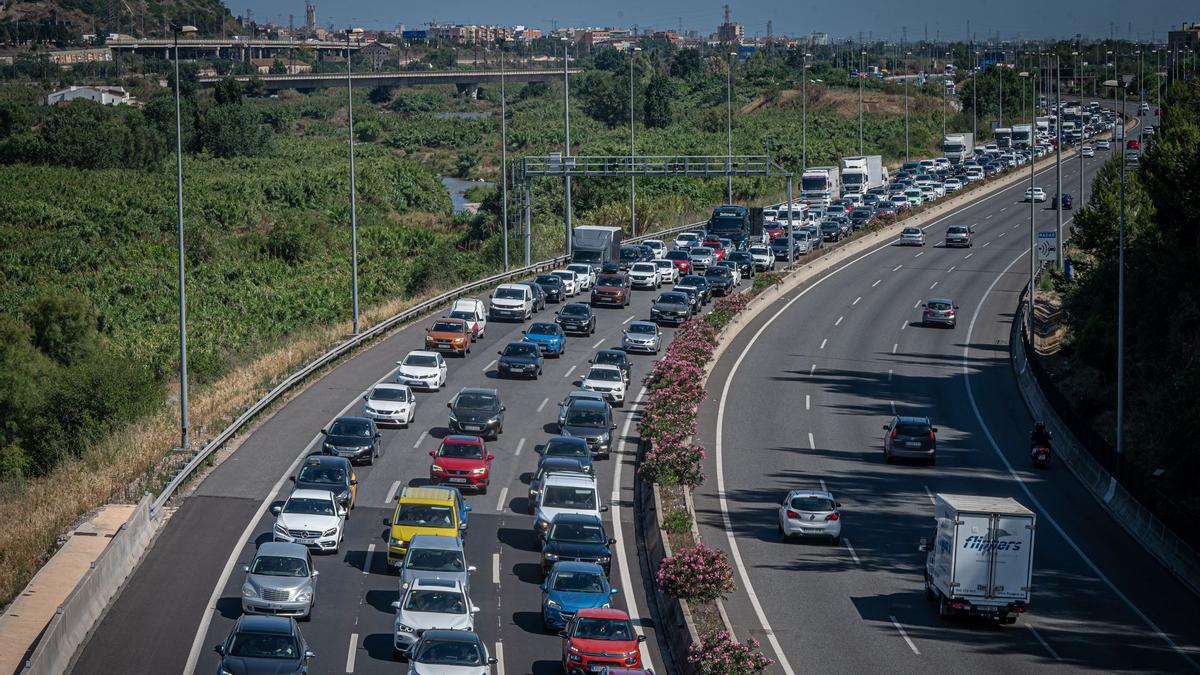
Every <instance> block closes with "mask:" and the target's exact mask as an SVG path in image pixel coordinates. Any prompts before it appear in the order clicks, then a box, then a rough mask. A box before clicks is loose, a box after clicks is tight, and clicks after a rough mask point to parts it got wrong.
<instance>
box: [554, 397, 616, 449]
mask: <svg viewBox="0 0 1200 675" xmlns="http://www.w3.org/2000/svg"><path fill="white" fill-rule="evenodd" d="M616 428H617V425H616V423H614V422H613V419H612V408H610V407H609V406H608V403H605V402H604V401H597V400H595V399H580V400H578V401H573V402H572V403H571V407H570V408H567V414H566V416H565V417H564V418H563V424H562V428H561V429H560V430H559V433H560V434H561V435H563V436H574V437H576V438H582V439H583V440H585V441H587V446H588V450H591V451H592V455H593V456H596V457H600V456H603V457H608V456H609V453H610V452H611V451H612V432H613V429H616Z"/></svg>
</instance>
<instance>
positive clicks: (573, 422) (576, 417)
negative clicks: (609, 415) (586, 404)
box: [566, 410, 604, 428]
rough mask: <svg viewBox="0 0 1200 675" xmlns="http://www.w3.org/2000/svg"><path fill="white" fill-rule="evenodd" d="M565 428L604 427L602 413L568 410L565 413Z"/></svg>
mask: <svg viewBox="0 0 1200 675" xmlns="http://www.w3.org/2000/svg"><path fill="white" fill-rule="evenodd" d="M566 424H567V426H572V427H596V428H602V427H603V426H604V413H602V412H600V411H599V410H570V411H568V412H567V419H566Z"/></svg>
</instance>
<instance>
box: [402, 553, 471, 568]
mask: <svg viewBox="0 0 1200 675" xmlns="http://www.w3.org/2000/svg"><path fill="white" fill-rule="evenodd" d="M405 567H407V568H408V569H410V570H420V571H422V572H464V571H466V569H467V566H466V563H464V562H463V556H462V553H460V552H458V551H451V550H447V549H442V548H410V549H408V562H406V563H405Z"/></svg>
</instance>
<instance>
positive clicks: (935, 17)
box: [227, 0, 1200, 40]
mask: <svg viewBox="0 0 1200 675" xmlns="http://www.w3.org/2000/svg"><path fill="white" fill-rule="evenodd" d="M315 2H316V5H317V22H318V24H320V25H322V26H328V24H329V23H330V22H333V23H334V24H336V25H337V26H347V25H350V24H352V23H353V24H354V25H361V26H364V27H368V28H387V27H393V28H394V27H395V25H396V24H399V23H403V24H404V25H405V26H406V27H408V28H418V27H420V26H421V25H422V24H424V23H426V22H428V21H439V22H449V23H485V24H502V25H530V26H536V27H538V28H543V29H550V28H551V27H552V26H553V22H554V20H557V22H558V25H560V26H563V25H574V26H620V27H632V26H633V25H635V24H636V25H638V26H641V27H653V28H657V29H677V28H678V27H679V25H680V22H682V25H683V28H684V30H688V29H696V30H698V31H700V33H701V34H702V35H706V34H708V33H711V32H713V31H715V30H716V26H717V24H719V23H720V22H721V12H722V9H721V8H722V3H721V2H719V1H718V2H714V1H712V0H700V1H699V2H697V1H696V0H653V1H652V2H645V1H644V0H642V1H636V0H608V1H607V2H577V1H571V0H567V1H565V2H555V1H553V0H507V1H506V2H495V1H490V0H440V1H439V2H403V3H402V2H396V1H395V0H338V2H333V1H332V0H315ZM227 4H228V6H229V8H230V10H231V11H232V12H234V13H235V14H239V15H240V14H242V13H243V12H245V10H246V9H250V10H251V11H252V12H253V13H254V18H255V19H256V20H258V21H264V22H265V21H273V22H276V23H280V24H284V25H286V24H287V22H288V15H289V14H292V15H294V20H295V23H296V24H297V25H301V24H303V23H304V0H227ZM730 7H731V11H732V13H733V20H734V21H738V22H740V23H742V24H743V25H744V26H745V27H746V34H747V35H748V36H754V35H755V34H758V35H764V36H765V35H766V32H767V20H768V19H771V20H773V21H774V26H773V28H774V33H775V34H776V35H781V34H790V35H801V34H807V33H810V32H812V31H824V32H827V33H829V34H830V35H832V36H841V37H844V36H850V35H853V36H857V34H858V32H859V31H862V32H863V36H864V38H865V37H867V35H868V34H871V35H873V36H874V37H876V38H881V37H882V38H887V39H895V40H898V39H900V37H901V31H902V26H906V27H907V28H908V37H909V38H910V39H920V38H922V37H923V36H924V34H925V30H926V28H928V31H929V37H930V38H931V39H933V38H935V37H937V35H938V34H939V32H940V35H941V37H943V38H955V39H962V38H964V37H965V36H966V33H967V22H968V21H970V23H971V32H972V33H974V34H975V35H976V36H977V38H978V39H980V40H982V39H983V38H984V37H985V36H988V35H995V34H996V33H997V32H998V33H999V35H1000V36H1001V37H1003V38H1013V37H1016V36H1018V35H1019V36H1020V37H1067V36H1072V35H1075V34H1076V33H1083V34H1084V35H1088V36H1094V37H1101V36H1104V37H1107V36H1108V35H1109V31H1110V30H1113V31H1115V32H1116V34H1117V35H1119V36H1120V37H1126V36H1127V35H1128V34H1129V32H1130V30H1132V35H1133V37H1134V38H1139V37H1140V38H1141V39H1150V37H1151V36H1152V35H1153V36H1155V37H1157V38H1158V39H1160V40H1162V39H1164V36H1165V34H1166V31H1167V30H1168V29H1169V28H1174V27H1177V26H1178V25H1179V24H1180V22H1183V21H1200V2H1197V0H1142V1H1141V2H1136V3H1129V2H1122V1H1119V0H1049V2H1047V1H1046V0H1007V1H1002V2H991V1H987V0H955V1H953V2H948V1H945V0H859V2H858V3H857V5H856V6H855V9H854V11H848V7H849V6H848V5H846V4H845V3H843V2H836V1H832V2H831V1H826V2H812V1H810V0H801V1H796V0H743V1H741V2H736V1H735V2H730Z"/></svg>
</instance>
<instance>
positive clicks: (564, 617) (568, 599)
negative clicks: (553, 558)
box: [540, 562, 617, 632]
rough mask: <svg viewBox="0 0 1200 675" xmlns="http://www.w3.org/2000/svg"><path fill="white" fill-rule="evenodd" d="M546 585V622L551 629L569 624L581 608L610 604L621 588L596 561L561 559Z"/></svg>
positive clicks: (544, 589) (547, 578) (544, 610)
mask: <svg viewBox="0 0 1200 675" xmlns="http://www.w3.org/2000/svg"><path fill="white" fill-rule="evenodd" d="M540 588H541V589H542V622H543V623H545V624H546V628H547V629H548V630H550V631H551V632H556V631H560V630H562V629H563V628H566V626H567V624H568V623H570V622H571V619H573V618H575V613H576V612H578V611H579V610H581V609H592V608H597V607H608V606H609V605H610V604H611V602H612V596H614V595H616V594H617V589H615V588H613V587H612V586H610V585H609V584H608V576H607V575H605V574H604V570H603V569H601V568H600V566H599V565H597V564H595V563H585V562H558V563H555V564H554V567H552V568H551V569H550V575H549V576H548V577H546V582H545V583H543V584H542V585H541V586H540Z"/></svg>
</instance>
